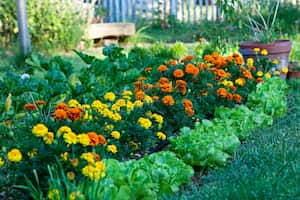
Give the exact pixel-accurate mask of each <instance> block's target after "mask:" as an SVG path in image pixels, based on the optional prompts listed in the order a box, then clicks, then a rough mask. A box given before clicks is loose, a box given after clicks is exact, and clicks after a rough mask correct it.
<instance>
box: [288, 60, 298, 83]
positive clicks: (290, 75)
mask: <svg viewBox="0 0 300 200" xmlns="http://www.w3.org/2000/svg"><path fill="white" fill-rule="evenodd" d="M296 67H300V64H299V63H298V62H290V63H289V72H288V74H287V77H288V78H289V79H290V78H300V69H299V70H297V69H295V68H296Z"/></svg>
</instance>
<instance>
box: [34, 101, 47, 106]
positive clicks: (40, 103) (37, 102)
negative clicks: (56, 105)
mask: <svg viewBox="0 0 300 200" xmlns="http://www.w3.org/2000/svg"><path fill="white" fill-rule="evenodd" d="M35 104H36V105H42V106H44V105H46V102H45V101H44V100H37V101H36V102H35Z"/></svg>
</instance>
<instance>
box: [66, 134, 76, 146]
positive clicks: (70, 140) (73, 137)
mask: <svg viewBox="0 0 300 200" xmlns="http://www.w3.org/2000/svg"><path fill="white" fill-rule="evenodd" d="M63 137H64V140H65V142H66V143H67V144H76V143H77V136H76V134H75V133H73V132H70V133H66V134H64V136H63Z"/></svg>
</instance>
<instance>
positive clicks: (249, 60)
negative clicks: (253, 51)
mask: <svg viewBox="0 0 300 200" xmlns="http://www.w3.org/2000/svg"><path fill="white" fill-rule="evenodd" d="M253 63H254V59H253V58H248V59H247V66H248V67H250V66H253Z"/></svg>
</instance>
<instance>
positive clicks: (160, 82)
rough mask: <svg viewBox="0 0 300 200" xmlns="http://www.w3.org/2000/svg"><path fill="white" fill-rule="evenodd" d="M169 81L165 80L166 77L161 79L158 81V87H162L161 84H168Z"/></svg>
mask: <svg viewBox="0 0 300 200" xmlns="http://www.w3.org/2000/svg"><path fill="white" fill-rule="evenodd" d="M169 82H170V81H169V79H168V78H166V77H161V78H160V79H159V80H158V85H162V84H165V83H169Z"/></svg>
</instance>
